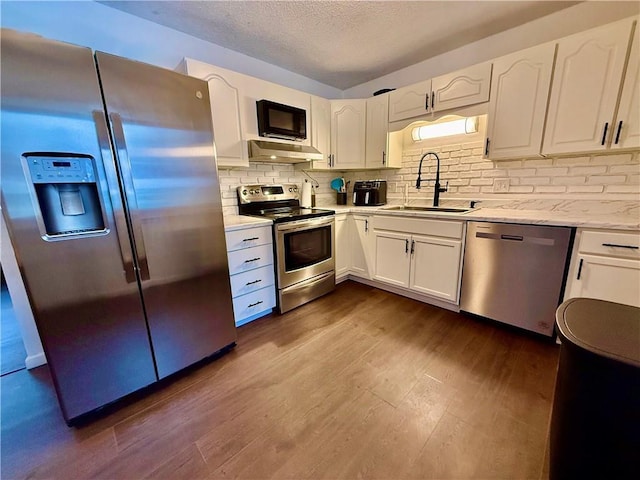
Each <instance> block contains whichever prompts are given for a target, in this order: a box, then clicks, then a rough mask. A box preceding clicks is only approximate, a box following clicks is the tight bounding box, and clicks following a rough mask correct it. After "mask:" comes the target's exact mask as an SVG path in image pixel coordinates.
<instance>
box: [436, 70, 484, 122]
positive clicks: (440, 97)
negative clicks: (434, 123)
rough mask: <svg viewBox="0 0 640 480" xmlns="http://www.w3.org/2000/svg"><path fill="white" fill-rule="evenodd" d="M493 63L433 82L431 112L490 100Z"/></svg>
mask: <svg viewBox="0 0 640 480" xmlns="http://www.w3.org/2000/svg"><path fill="white" fill-rule="evenodd" d="M490 84H491V63H481V64H479V65H474V66H472V67H469V68H465V69H464V70H459V71H457V72H453V73H450V74H448V75H442V76H440V77H436V78H434V79H433V80H431V111H432V112H440V111H443V110H451V109H452V108H460V107H466V106H468V105H474V104H476V103H482V102H486V101H488V100H489V86H490Z"/></svg>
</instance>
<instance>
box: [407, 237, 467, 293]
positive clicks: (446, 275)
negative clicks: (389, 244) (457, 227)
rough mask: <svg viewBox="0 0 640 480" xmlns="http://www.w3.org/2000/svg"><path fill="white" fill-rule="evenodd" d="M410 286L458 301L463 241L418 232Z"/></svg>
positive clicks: (413, 254)
mask: <svg viewBox="0 0 640 480" xmlns="http://www.w3.org/2000/svg"><path fill="white" fill-rule="evenodd" d="M410 250H411V251H412V252H413V253H412V256H411V274H410V277H409V288H411V289H412V290H415V291H417V292H420V293H424V294H426V295H430V296H432V297H438V298H442V299H444V300H447V301H449V302H454V303H456V304H457V303H458V292H459V287H460V252H461V242H460V241H459V240H449V239H444V238H436V237H424V236H420V235H414V236H413V237H412V239H411V248H410Z"/></svg>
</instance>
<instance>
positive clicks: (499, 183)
mask: <svg viewBox="0 0 640 480" xmlns="http://www.w3.org/2000/svg"><path fill="white" fill-rule="evenodd" d="M508 191H509V179H508V178H496V179H495V180H494V181H493V192H494V193H506V192H508Z"/></svg>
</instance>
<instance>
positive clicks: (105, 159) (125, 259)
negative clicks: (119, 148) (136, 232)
mask: <svg viewBox="0 0 640 480" xmlns="http://www.w3.org/2000/svg"><path fill="white" fill-rule="evenodd" d="M92 115H93V122H94V123H95V126H96V133H97V135H98V145H99V147H100V156H101V157H102V164H103V166H104V171H105V174H106V177H107V188H108V191H109V199H110V200H111V208H112V209H113V219H114V222H115V225H114V226H115V233H116V238H117V239H118V244H119V247H120V257H121V258H122V266H123V268H124V276H125V280H126V282H127V283H134V282H135V281H136V272H135V268H134V266H133V254H132V252H131V244H130V243H129V235H128V231H129V229H128V227H127V219H126V216H125V212H124V206H123V204H122V197H121V196H120V185H119V184H118V176H117V175H116V166H115V164H114V162H113V155H112V153H111V144H110V142H109V132H108V130H107V122H106V120H105V117H104V112H101V111H99V110H94V111H93V112H92Z"/></svg>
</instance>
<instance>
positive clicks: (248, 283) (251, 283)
mask: <svg viewBox="0 0 640 480" xmlns="http://www.w3.org/2000/svg"><path fill="white" fill-rule="evenodd" d="M261 281H262V280H261V279H260V278H259V279H257V280H254V281H253V282H247V283H246V284H245V285H246V286H248V285H254V284H256V283H260V282H261Z"/></svg>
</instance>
